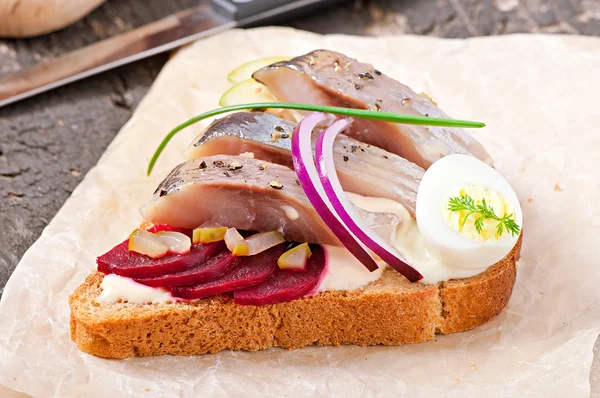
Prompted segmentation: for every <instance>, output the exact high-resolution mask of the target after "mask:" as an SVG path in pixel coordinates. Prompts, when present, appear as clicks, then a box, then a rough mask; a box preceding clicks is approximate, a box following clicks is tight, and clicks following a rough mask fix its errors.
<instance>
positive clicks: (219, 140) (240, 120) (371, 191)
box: [183, 112, 424, 216]
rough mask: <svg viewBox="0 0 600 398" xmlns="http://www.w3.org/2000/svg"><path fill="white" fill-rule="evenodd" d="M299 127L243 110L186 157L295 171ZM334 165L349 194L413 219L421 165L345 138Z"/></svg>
mask: <svg viewBox="0 0 600 398" xmlns="http://www.w3.org/2000/svg"><path fill="white" fill-rule="evenodd" d="M295 127H296V123H295V122H291V121H289V120H286V119H282V118H280V117H278V116H275V115H272V114H270V113H266V112H238V113H234V114H231V115H229V116H226V117H224V118H221V119H218V120H216V121H214V122H213V123H212V124H211V125H210V126H208V127H207V128H206V130H205V131H203V132H202V133H201V134H200V135H199V136H198V137H196V138H195V139H194V140H193V142H192V144H190V145H189V147H188V148H187V149H186V150H185V151H184V153H183V155H184V157H185V158H186V159H194V158H198V157H204V156H213V155H216V154H225V155H239V154H241V153H244V152H252V153H253V154H254V157H255V158H258V159H262V160H266V161H269V162H273V163H278V164H282V165H285V166H287V167H290V168H293V164H292V157H291V135H292V132H293V131H294V128H295ZM316 134H318V133H315V137H314V138H315V139H313V141H315V140H316ZM334 161H335V165H336V168H337V172H338V177H339V179H340V182H341V184H342V187H343V188H344V190H345V191H346V192H353V193H357V194H359V195H363V196H372V197H383V198H388V199H391V200H395V201H397V202H400V203H401V204H402V205H404V206H405V207H406V208H407V209H408V210H409V212H410V213H411V214H412V215H413V216H414V214H415V205H416V198H417V190H418V188H419V183H420V181H421V178H422V177H423V173H424V170H423V169H422V168H421V167H419V166H417V165H415V164H414V163H411V162H409V161H407V160H406V159H403V158H401V157H399V156H397V155H394V154H392V153H389V152H387V151H385V150H383V149H381V148H377V147H375V146H372V145H369V144H364V143H362V142H359V141H357V140H355V139H353V138H351V137H348V136H346V135H343V134H340V135H339V136H338V137H337V138H336V141H335V144H334Z"/></svg>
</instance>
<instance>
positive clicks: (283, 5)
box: [0, 0, 340, 107]
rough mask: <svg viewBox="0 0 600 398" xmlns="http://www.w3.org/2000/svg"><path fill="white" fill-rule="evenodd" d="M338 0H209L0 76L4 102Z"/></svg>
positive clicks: (0, 99)
mask: <svg viewBox="0 0 600 398" xmlns="http://www.w3.org/2000/svg"><path fill="white" fill-rule="evenodd" d="M338 2H340V0H295V1H290V0H212V1H211V2H210V3H209V2H208V0H206V1H204V2H203V3H201V4H200V5H199V6H196V7H192V8H189V9H187V10H184V11H180V12H178V13H176V14H173V15H171V16H168V17H166V18H164V19H161V20H158V21H156V22H152V23H150V24H148V25H144V26H142V27H140V28H137V29H133V30H131V31H128V32H125V33H122V34H119V35H117V36H113V37H111V38H108V39H106V40H102V41H99V42H97V43H94V44H91V45H89V46H87V47H83V48H81V49H78V50H75V51H72V52H70V53H67V54H65V55H62V56H60V57H57V58H55V59H53V60H50V61H48V62H43V63H40V64H37V65H35V66H32V67H30V68H26V69H23V70H21V71H18V72H14V73H10V74H8V75H5V76H1V77H0V107H3V106H5V105H8V104H11V103H13V102H17V101H20V100H22V99H24V98H28V97H32V96H34V95H37V94H39V93H43V92H45V91H48V90H52V89H54V88H56V87H60V86H63V85H65V84H69V83H71V82H74V81H77V80H81V79H84V78H86V77H88V76H92V75H95V74H98V73H101V72H104V71H107V70H109V69H113V68H116V67H118V66H121V65H125V64H128V63H130V62H134V61H137V60H140V59H143V58H147V57H150V56H152V55H155V54H158V53H162V52H165V51H169V50H172V49H175V48H177V47H180V46H182V45H184V44H187V43H190V42H192V41H194V40H197V39H200V38H202V37H206V36H210V35H213V34H216V33H219V32H223V31H225V30H228V29H232V28H236V27H248V26H254V25H258V24H261V23H267V22H269V21H273V20H274V19H278V18H285V17H289V16H293V15H297V14H299V13H302V12H306V11H311V10H314V9H315V8H318V7H322V6H325V5H330V4H333V3H338Z"/></svg>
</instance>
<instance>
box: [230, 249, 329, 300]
mask: <svg viewBox="0 0 600 398" xmlns="http://www.w3.org/2000/svg"><path fill="white" fill-rule="evenodd" d="M310 249H311V251H312V256H310V259H309V260H308V263H307V264H306V271H304V272H298V271H294V272H290V271H283V270H281V269H279V268H277V269H276V271H275V274H274V275H273V276H272V277H271V278H270V279H268V280H267V281H265V282H263V283H261V284H259V285H256V286H253V287H250V288H248V289H244V290H237V291H235V292H234V293H233V300H234V302H235V303H236V304H242V305H257V306H258V305H266V304H278V303H284V302H286V301H292V300H295V299H299V298H301V297H304V296H305V295H306V294H308V293H309V292H310V291H311V290H313V289H314V288H315V286H316V285H317V282H318V281H319V279H320V277H321V273H322V272H323V269H324V268H325V254H324V253H323V249H322V248H321V246H318V245H311V247H310Z"/></svg>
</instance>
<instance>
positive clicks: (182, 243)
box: [154, 231, 192, 254]
mask: <svg viewBox="0 0 600 398" xmlns="http://www.w3.org/2000/svg"><path fill="white" fill-rule="evenodd" d="M154 236H158V237H160V238H161V239H162V241H163V243H165V244H166V245H167V246H168V247H169V253H174V254H186V253H189V251H190V249H191V247H192V241H191V240H190V238H189V237H188V236H187V235H185V234H182V233H181V232H176V231H159V232H156V233H155V234H154Z"/></svg>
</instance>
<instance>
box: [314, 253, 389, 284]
mask: <svg viewBox="0 0 600 398" xmlns="http://www.w3.org/2000/svg"><path fill="white" fill-rule="evenodd" d="M323 249H324V250H325V258H326V264H327V265H326V267H325V275H324V276H323V277H322V279H321V281H320V283H319V286H318V287H317V288H316V290H315V291H316V292H325V291H327V290H354V289H360V288H361V287H365V286H366V285H368V284H369V283H371V282H373V281H376V280H377V279H379V278H380V277H381V274H382V273H383V270H384V268H385V267H386V266H387V265H386V264H384V263H379V262H378V265H379V269H377V270H375V271H373V272H370V271H369V270H368V269H366V268H365V266H364V265H362V263H361V262H360V261H358V260H357V259H356V257H354V256H353V255H352V254H351V253H350V252H349V251H348V250H346V249H345V248H343V247H338V246H325V245H323Z"/></svg>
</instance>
